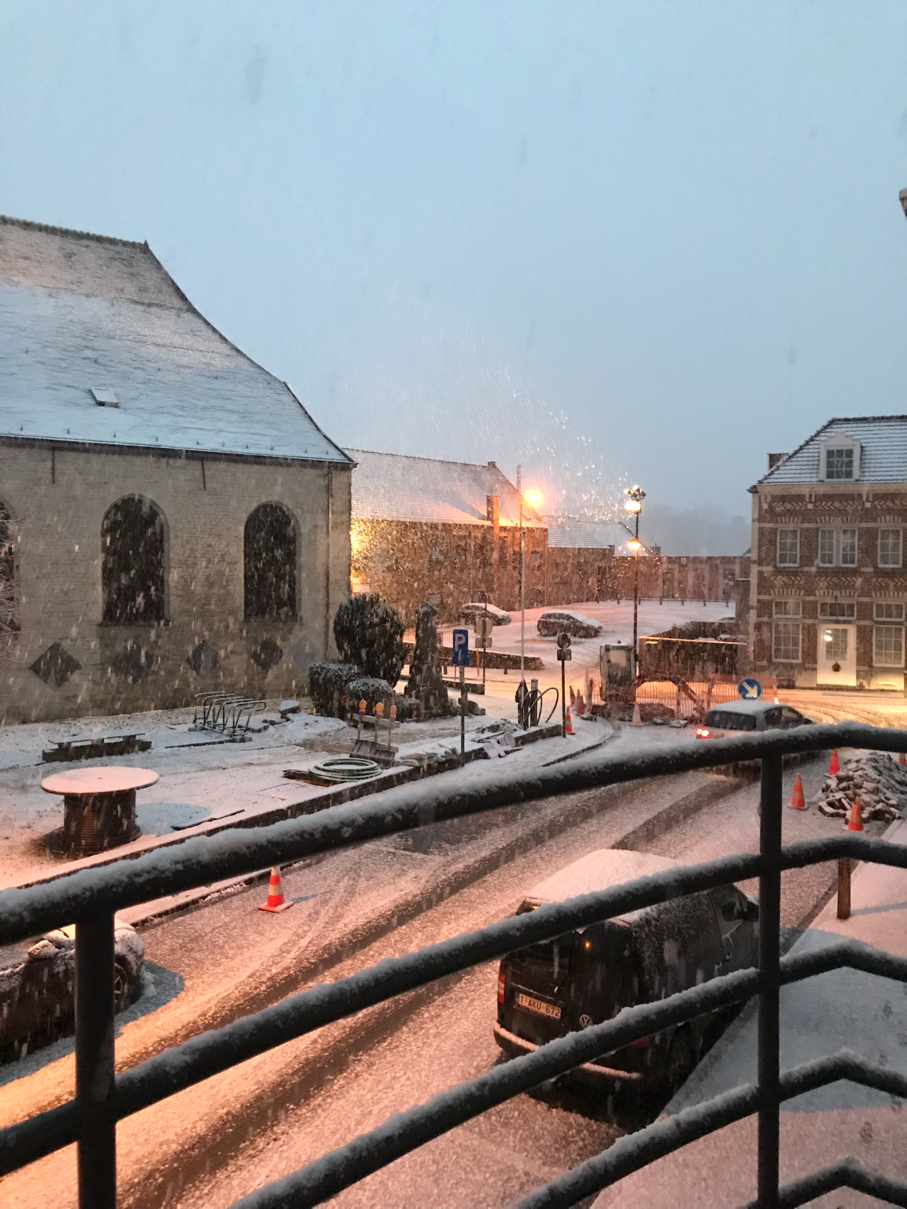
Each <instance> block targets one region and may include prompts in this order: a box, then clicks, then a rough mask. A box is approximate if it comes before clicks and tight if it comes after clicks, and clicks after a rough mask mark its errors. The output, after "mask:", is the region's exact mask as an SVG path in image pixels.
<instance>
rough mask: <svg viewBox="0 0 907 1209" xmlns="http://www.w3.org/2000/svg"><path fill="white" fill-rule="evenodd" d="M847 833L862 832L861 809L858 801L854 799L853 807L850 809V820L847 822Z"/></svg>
mask: <svg viewBox="0 0 907 1209" xmlns="http://www.w3.org/2000/svg"><path fill="white" fill-rule="evenodd" d="M847 830H848V831H862V830H863V809H862V807H861V806H860V799H859V798H854V800H853V805H852V806H851V808H850V818H849V819H848V820H847Z"/></svg>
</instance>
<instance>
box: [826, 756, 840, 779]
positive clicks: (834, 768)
mask: <svg viewBox="0 0 907 1209" xmlns="http://www.w3.org/2000/svg"><path fill="white" fill-rule="evenodd" d="M840 771H841V765H840V764H839V763H838V753H837V752H836V751H833V752H832V753H831V759H830V760H829V761H828V775H829V776H830V777H833V776H835V775H836V774H837V773H839V772H840Z"/></svg>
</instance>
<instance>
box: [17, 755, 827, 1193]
mask: <svg viewBox="0 0 907 1209" xmlns="http://www.w3.org/2000/svg"><path fill="white" fill-rule="evenodd" d="M823 772H824V768H822V767H820V766H818V765H815V764H813V765H809V766H807V775H806V778H805V780H806V785H807V794H808V795H809V793H810V792H811V790H812V788H813V787H815V786H817V785H818V782H819V780H820V779H821V775H822V773H823ZM705 779H706V774H692V775H690V776H687V777H684V778H678V779H677V780H668V781H664V782H660V783H659V784H658V785H655V786H650V787H637V788H635V789H634V790H630V791H628V792H626V793H623V794H622V795H621V797H620V799H619V801H617V802H615V803H612V805H611V806H610V807H609V808H608V809H607V810H605V811H604V812H602V813H600V814H599V815H597V816H596V817H594V818H592V819H590V820H589V821H588V822H585V823H583V824H581V825H580V826H576V827H574V828H572V829H571V830H569V831H566V832H564V833H563V834H561V835H558V836H555V837H554V838H552V839H550V840H549V841H548V842H546V843H542V844H540V845H539V846H537V847H536V848H534V849H533V850H532V851H530V852H528V853H526V854H525V855H522V856H519V857H518V858H517V859H515V860H512V861H510V862H509V863H508V864H506V865H504V866H503V867H502V868H500V869H497V870H495V871H494V872H491V873H489V874H487V875H486V876H484V877H482V878H481V879H479V880H478V881H475V882H474V883H473V884H471V885H468V886H467V887H466V888H464V889H462V890H461V891H460V892H459V893H457V894H455V895H453V896H452V897H450V898H448V899H447V900H446V901H445V902H442V903H440V905H438V906H436V907H434V908H433V909H431V910H426V911H424V912H422V913H421V914H418V915H417V916H416V917H415V918H412V919H410V920H409V922H404V923H402V925H401V926H399V927H397V928H396V930H394V931H393V932H391V933H390V934H389V935H387V936H384V937H383V938H381V939H379V940H377V941H376V942H375V943H372V944H370V945H368V946H367V947H366V948H364V949H362V950H361V951H359V952H357V953H355V955H353V956H350V957H349V958H347V959H346V960H343V961H340V962H339V963H337V964H334V965H332V967H331V970H330V977H331V978H335V977H339V976H342V975H344V974H347V973H351V972H353V971H354V970H357V969H361V968H363V967H365V966H368V965H371V964H374V963H375V962H376V961H378V960H380V959H381V958H382V957H385V956H389V955H392V954H396V953H402V952H407V951H410V950H412V949H415V948H418V947H420V946H422V945H424V944H427V943H431V942H433V941H436V940H439V939H442V938H444V937H446V936H450V935H454V934H456V933H457V932H460V931H464V930H467V929H469V928H473V927H477V926H481V925H482V924H485V923H488V922H490V921H492V920H493V919H495V918H499V917H500V916H502V915H505V914H507V913H509V912H511V911H513V910H514V909H515V907H516V906H517V904H518V902H519V900H520V898H521V896H522V894H523V893H524V892H525V890H526V888H527V886H528V885H531V884H533V882H535V881H537V880H539V878H540V876H544V875H545V874H546V873H548V872H550V871H551V869H552V867H558V866H560V865H563V864H567V863H569V861H571V860H573V859H575V858H576V857H577V856H579V855H581V854H583V853H584V852H586V851H589V850H590V849H592V848H595V847H601V846H607V845H610V844H613V843H614V842H615V841H616V840H617V839H619V838H620V837H621V836H622V835H624V834H626V833H627V832H628V831H629V830H631V829H632V828H633V827H635V826H638V824H639V821H640V820H641V819H642V818H645V817H647V816H649V817H650V816H651V815H652V813H653V812H655V811H657V809H658V808H659V807H662V808H663V807H664V805H665V804H667V803H669V802H670V801H672V800H674V799H676V798H677V797H678V796H682V795H683V794H684V793H685V792H689V790H690V788H691V786H694V785H695V784H702V783H703V781H704V780H705ZM757 792H758V791H757V788H756V786H755V785H749V786H746V787H744V788H742V789H740V790H738V791H736V792H734V793H733V794H732V795H731V796H730V797H726V798H724V799H723V800H722V801H719V802H715V803H713V804H712V805H710V806H708V807H706V808H705V809H704V810H702V811H701V812H700V813H699V814H698V815H696V816H694V817H693V818H691V819H689V820H688V821H687V822H686V823H683V824H681V825H680V826H679V827H676V828H674V829H672V830H671V831H670V832H669V833H667V834H666V835H664V836H662V838H661V839H659V840H657V841H655V842H654V843H652V844H649V845H647V848H648V850H654V851H660V852H663V853H664V854H665V855H670V856H673V857H675V858H677V859H680V860H683V861H695V860H702V859H706V858H708V857H711V856H717V855H720V854H722V853H725V852H734V851H739V850H741V849H743V848H750V849H752V848H753V847H755V844H756V826H757V824H756V814H755V805H756V798H757ZM574 796H576V797H578V796H580V795H574ZM564 801H565V800H564V799H561V801H560V803H552V804H551V806H552V808H557V807H560V808H563V804H564ZM545 805H546V806H547V805H549V804H547V803H546V804H545ZM785 826H786V829H787V832H788V836H787V838H789V839H795V838H800V837H802V836H806V835H814V834H830V833H834V832H836V831H837V830H838V828H839V827H840V823H839V822H832V821H829V820H826V819H824V818H822V817H821V816H819V815H818V814H817V813H815V812H814V811H809V812H807V813H805V814H800V813H799V812H794V811H786V812H785ZM438 830H439V829H435V836H434V841H432V842H430V843H421V844H416V845H413V844H412V843H411V842H410V841H408V840H407V841H402V840H398V841H386V842H382V843H380V844H378V843H375V844H369V845H363V846H362V847H360V848H358V849H354V850H351V851H349V852H346V853H341V854H337V855H334V856H332V857H330V858H328V859H326V860H324V861H321V862H319V863H318V864H315V865H311V866H307V867H304V868H300V869H297V870H294V871H291V873H290V874H289V876H288V878H287V887H286V888H287V890H288V892H289V893H290V894H292V895H296V896H298V897H300V898H302V897H303V896H305V895H309V894H314V895H315V897H312V898H309V899H306V900H305V901H302V902H300V903H299V904H298V905H297V906H296V907H295V908H294V909H293V910H292V911H289V912H286V913H285V914H284V915H280V916H266V915H262V914H261V913H260V912H258V911H257V910H255V906H256V904H257V902H258V901H259V900H260V898H261V897H262V892H261V889H260V888H258V887H255V888H253V889H252V890H247V891H245V892H243V893H241V894H238V895H235V896H232V897H229V898H226V899H223V900H221V901H219V902H216V903H214V904H211V905H210V906H208V907H207V908H205V909H203V910H198V911H195V912H193V913H191V914H189V915H186V916H183V917H178V918H174V919H171V920H169V921H165V922H164V923H162V924H160V925H159V926H157V927H155V928H152V929H150V930H148V931H147V932H146V933H145V940H146V944H147V953H148V957H149V959H150V960H151V961H153V962H155V963H157V964H158V965H159V966H161V967H164V968H165V969H166V970H169V971H171V972H172V973H173V974H177V975H179V976H180V977H181V978H182V979H183V980H184V989H183V991H182V993H180V994H177V995H175V997H174V998H173V999H172V1000H170V1001H169V1002H167V1003H166V1004H163V1005H162V1006H160V1007H159V1008H158V1009H157V1010H156V1011H154V1012H152V1013H150V1014H147V1015H144V1016H140V1017H139V1018H138V1019H136V1020H134V1021H133V1022H132V1023H130V1024H128V1025H127V1026H126V1027H125V1028H124V1029H123V1031H122V1034H121V1036H120V1038H119V1040H118V1048H117V1057H118V1065H119V1066H121V1067H122V1066H130V1065H132V1064H134V1063H135V1062H136V1061H138V1060H139V1059H140V1058H142V1057H144V1056H146V1055H147V1054H149V1053H153V1052H156V1051H157V1050H159V1049H160V1048H161V1047H162V1046H163V1045H165V1044H172V1043H173V1042H174V1041H175V1040H178V1039H180V1038H181V1037H184V1036H188V1035H191V1034H192V1033H195V1032H198V1031H200V1030H201V1029H203V1028H205V1027H210V1026H211V1025H213V1024H216V1023H221V1022H223V1021H224V1020H226V1019H232V1018H235V1016H236V1015H238V1014H240V1012H243V1011H249V1010H254V1009H255V1008H257V1007H261V1006H264V1004H265V1003H269V1002H274V1001H275V1000H276V999H278V998H280V997H281V996H282V995H285V994H287V993H290V992H291V991H295V990H297V989H300V987H301V985H306V984H310V983H311V982H313V981H317V975H314V972H313V971H312V961H313V957H317V953H318V951H319V947H320V946H321V947H329V942H330V940H331V939H332V937H336V936H337V935H339V934H341V933H348V932H350V931H351V930H353V931H354V930H355V928H356V926H358V923H359V922H360V921H361V920H362V919H363V918H364V915H363V912H365V915H370V914H373V913H374V912H375V910H376V909H377V908H378V906H379V905H380V904H381V903H382V902H387V901H391V900H392V899H393V896H394V895H395V894H397V893H399V891H400V887H401V880H405V879H406V878H410V879H413V878H415V879H426V878H429V879H430V878H437V877H438V876H439V873H440V872H441V870H443V869H444V868H445V867H446V865H448V864H449V863H450V862H451V861H452V860H453V859H455V857H456V856H457V853H458V850H459V849H460V848H466V849H468V850H469V851H472V850H473V849H474V848H475V846H476V844H477V843H480V842H481V840H482V838H483V837H482V836H476V835H475V834H470V835H466V834H461V835H460V837H459V839H460V843H459V844H457V843H456V842H453V843H449V844H441V843H439V842H438V841H439V840H440V839H443V838H444V837H443V836H441V835H439V834H438ZM447 838H448V839H451V840H453V839H455V838H456V837H454V836H449V837H447ZM401 845H402V846H401ZM406 845H408V846H406ZM420 848H421V849H422V850H421V851H420V850H419V849H420ZM829 881H830V872H829V871H828V870H824V871H821V872H820V873H818V874H817V873H816V871H815V870H807V871H803V872H802V873H797V874H792V875H789V876H786V878H785V886H784V913H785V922H786V923H788V924H791V925H793V924H796V923H798V922H800V921H801V920H802V919H803V917H804V915H806V914H807V913H808V912H809V911H810V910H811V909H812V908H813V906H814V904H815V902H816V901H817V899H819V898H820V897H821V896H822V894H824V892H825V890H826V888H827V886H828V884H829ZM303 969H304V970H307V971H308V972H309V973H308V977H303V978H302V979H301V978H300V970H303ZM494 980H495V970H494V968H492V967H484V968H481V969H478V970H475V971H472V972H470V973H468V974H466V975H465V976H463V977H462V978H460V979H458V980H455V981H454V982H453V984H450V983H449V984H447V985H446V986H444V987H440V988H432V989H430V990H427V991H424V992H419V993H416V994H415V995H413V996H410V997H405V998H403V999H401V1000H398V1001H395V1002H394V1003H393V1004H391V1005H388V1006H382V1007H378V1008H375V1009H372V1010H371V1011H369V1012H366V1013H363V1014H362V1015H361V1016H359V1017H357V1018H355V1019H353V1020H350V1021H342V1022H339V1023H338V1024H336V1025H333V1026H331V1027H329V1028H327V1029H324V1030H321V1031H320V1032H319V1033H317V1034H314V1035H312V1036H310V1037H307V1038H303V1039H301V1040H300V1041H297V1042H293V1043H291V1044H289V1045H286V1046H284V1047H282V1048H281V1049H279V1050H277V1051H274V1052H273V1053H270V1054H265V1055H262V1056H261V1057H260V1058H257V1059H254V1060H253V1061H251V1062H248V1063H245V1064H244V1065H243V1066H242V1067H239V1068H236V1069H235V1070H233V1071H229V1072H226V1073H225V1074H224V1075H221V1076H217V1077H216V1078H215V1079H212V1080H209V1081H208V1082H207V1083H205V1084H202V1085H200V1086H199V1087H197V1088H193V1089H191V1090H189V1091H188V1092H185V1093H182V1094H181V1095H179V1096H176V1097H173V1098H172V1099H171V1100H169V1101H166V1102H164V1103H163V1104H161V1105H158V1106H156V1107H155V1108H152V1109H149V1110H147V1111H146V1112H144V1113H141V1114H139V1115H137V1116H136V1117H134V1118H131V1119H129V1120H127V1121H125V1122H123V1123H122V1124H121V1126H120V1129H119V1134H118V1149H119V1162H120V1173H121V1204H122V1205H124V1206H130V1207H133V1206H134V1207H135V1209H152V1207H154V1209H157V1207H158V1206H163V1205H174V1206H175V1205H179V1206H186V1207H187V1209H188V1207H200V1206H206V1207H207V1206H212V1207H215V1206H221V1205H223V1206H226V1205H229V1204H231V1203H232V1201H233V1200H235V1199H236V1197H237V1196H239V1195H241V1194H242V1193H243V1192H245V1191H247V1190H249V1189H251V1188H253V1187H255V1186H257V1185H259V1184H261V1183H263V1182H266V1181H267V1180H270V1179H273V1178H276V1177H277V1176H279V1175H281V1174H285V1173H287V1172H289V1171H291V1170H293V1169H294V1168H295V1167H297V1166H299V1165H301V1164H302V1163H304V1162H306V1161H307V1160H308V1159H310V1158H313V1157H315V1156H316V1155H317V1154H320V1153H322V1152H323V1151H324V1150H326V1149H330V1148H332V1147H334V1146H337V1145H340V1144H342V1143H343V1142H345V1141H347V1140H348V1139H349V1138H350V1137H352V1136H353V1135H355V1134H356V1133H357V1132H361V1131H362V1130H363V1129H366V1128H368V1127H370V1126H372V1125H375V1124H378V1123H379V1122H380V1121H382V1120H384V1119H385V1118H386V1117H387V1116H388V1115H389V1114H390V1113H392V1112H394V1111H397V1110H400V1109H403V1108H406V1107H408V1106H410V1105H411V1104H413V1103H418V1102H419V1101H421V1100H424V1099H425V1098H426V1097H427V1096H429V1095H430V1094H432V1093H433V1092H434V1091H437V1090H440V1089H441V1088H443V1087H447V1086H449V1085H451V1084H452V1083H455V1082H457V1081H458V1080H459V1079H462V1078H466V1077H469V1076H470V1075H474V1074H477V1073H479V1072H481V1071H482V1070H485V1069H487V1067H488V1066H489V1065H490V1063H492V1062H493V1061H494V1060H495V1057H496V1049H495V1046H494V1044H493V1041H492V1039H491V1022H492V1020H493V1015H494ZM35 1057H36V1059H37V1055H36V1056H35ZM71 1080H72V1059H71V1057H61V1058H57V1060H56V1061H53V1062H50V1063H47V1064H45V1065H44V1066H42V1067H41V1068H40V1069H39V1070H37V1071H36V1072H35V1073H34V1074H32V1075H31V1076H30V1077H28V1078H21V1079H18V1080H16V1081H15V1082H14V1083H11V1084H8V1085H7V1086H6V1087H5V1088H4V1094H3V1103H4V1106H5V1108H4V1112H3V1116H4V1122H3V1123H6V1121H8V1120H10V1119H15V1117H18V1116H21V1115H23V1113H24V1112H27V1111H35V1110H36V1109H37V1108H38V1107H47V1106H49V1105H50V1104H51V1103H54V1102H59V1100H60V1099H61V1098H63V1097H64V1096H65V1095H66V1094H67V1093H68V1091H69V1090H70V1088H71ZM615 1133H616V1130H615V1127H614V1126H613V1125H609V1124H607V1123H605V1122H604V1121H600V1120H595V1119H593V1118H590V1117H589V1116H586V1115H579V1114H577V1113H575V1112H570V1111H567V1110H566V1109H565V1108H564V1107H561V1106H557V1105H549V1104H544V1103H542V1102H540V1101H536V1100H533V1099H530V1098H527V1097H521V1098H520V1099H519V1100H517V1101H514V1102H513V1103H512V1104H510V1105H505V1106H502V1107H501V1108H500V1109H498V1110H495V1111H494V1112H492V1113H488V1114H486V1115H485V1116H484V1117H482V1118H481V1119H480V1120H478V1121H476V1122H473V1123H472V1124H470V1125H467V1126H464V1127H462V1128H461V1129H460V1130H458V1131H456V1137H454V1136H453V1135H451V1137H450V1138H447V1139H440V1140H438V1141H437V1142H435V1143H433V1144H431V1145H430V1146H428V1147H425V1148H423V1149H422V1150H421V1151H419V1152H418V1153H416V1154H414V1155H412V1156H409V1157H408V1158H407V1159H405V1160H402V1161H401V1162H400V1163H399V1164H397V1165H396V1166H395V1167H394V1168H392V1169H389V1170H388V1172H387V1173H385V1174H378V1175H376V1176H375V1177H372V1179H371V1180H369V1181H366V1182H365V1183H364V1184H363V1185H362V1186H361V1188H358V1189H352V1190H350V1191H349V1192H348V1193H346V1194H344V1197H343V1198H342V1199H341V1203H342V1204H349V1205H356V1206H359V1205H366V1204H369V1205H370V1204H375V1205H379V1204H380V1205H388V1204H394V1205H400V1206H404V1205H405V1206H410V1205H412V1206H417V1205H420V1206H421V1205H438V1206H441V1205H450V1206H458V1207H465V1209H471V1207H472V1206H478V1205H486V1204H487V1205H492V1204H493V1205H506V1204H509V1203H510V1202H511V1201H512V1200H513V1199H514V1198H515V1197H516V1196H518V1195H519V1193H520V1192H521V1191H524V1190H525V1189H528V1188H529V1187H531V1186H533V1185H534V1184H536V1183H538V1182H540V1181H542V1180H543V1179H545V1178H548V1177H550V1176H551V1175H553V1174H554V1173H556V1172H557V1171H558V1170H560V1169H562V1168H563V1167H564V1166H567V1165H569V1164H571V1163H573V1162H575V1161H579V1160H580V1159H582V1158H583V1157H585V1156H586V1155H588V1154H591V1153H594V1152H595V1151H596V1150H598V1149H600V1148H601V1147H602V1146H605V1145H607V1144H608V1143H609V1141H610V1140H611V1139H613V1137H614V1136H615ZM149 1139H153V1141H149ZM72 1175H73V1155H72V1154H71V1153H62V1154H60V1155H58V1156H52V1157H51V1158H49V1159H48V1160H45V1161H43V1162H41V1163H39V1164H35V1165H34V1166H33V1167H32V1168H30V1169H27V1170H26V1171H24V1172H21V1173H18V1174H17V1175H15V1176H12V1177H9V1178H8V1179H7V1180H5V1181H4V1182H3V1183H2V1184H0V1197H2V1199H3V1200H4V1203H5V1204H9V1205H11V1206H19V1205H22V1206H26V1205H29V1206H31V1205H33V1204H35V1203H44V1202H45V1201H46V1200H47V1199H48V1193H49V1190H51V1189H52V1190H53V1198H52V1199H54V1200H55V1201H56V1203H57V1204H58V1205H59V1206H60V1209H64V1207H65V1206H67V1205H70V1204H72V1203H73V1196H72V1186H73V1185H72ZM391 1189H393V1192H392V1193H391V1192H390V1190H391Z"/></svg>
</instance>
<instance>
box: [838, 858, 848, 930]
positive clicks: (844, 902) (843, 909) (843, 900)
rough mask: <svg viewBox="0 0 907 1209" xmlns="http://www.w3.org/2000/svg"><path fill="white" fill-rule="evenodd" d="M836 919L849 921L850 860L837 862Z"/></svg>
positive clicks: (844, 859)
mask: <svg viewBox="0 0 907 1209" xmlns="http://www.w3.org/2000/svg"><path fill="white" fill-rule="evenodd" d="M838 919H850V858H849V857H846V856H845V857H842V858H841V860H839V861H838Z"/></svg>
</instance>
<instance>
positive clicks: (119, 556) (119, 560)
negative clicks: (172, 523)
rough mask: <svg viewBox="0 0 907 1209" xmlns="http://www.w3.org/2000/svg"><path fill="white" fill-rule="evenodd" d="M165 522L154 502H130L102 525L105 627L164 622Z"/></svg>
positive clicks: (112, 509) (117, 506)
mask: <svg viewBox="0 0 907 1209" xmlns="http://www.w3.org/2000/svg"><path fill="white" fill-rule="evenodd" d="M164 546H165V533H164V518H163V517H162V516H161V514H160V512H159V511H158V509H157V508H156V507H155V506H154V504H152V503H151V501H150V500H145V499H141V498H140V497H139V496H136V495H129V496H126V497H125V498H124V499H121V500H117V502H116V503H115V504H112V505H111V507H110V508H108V509H107V512H106V514H105V516H104V520H103V523H102V525H101V584H102V589H103V595H104V621H106V622H108V623H109V624H111V625H130V624H135V623H143V622H144V623H148V622H155V621H163V620H164V586H165V559H164Z"/></svg>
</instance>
